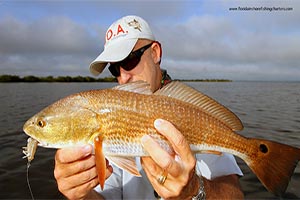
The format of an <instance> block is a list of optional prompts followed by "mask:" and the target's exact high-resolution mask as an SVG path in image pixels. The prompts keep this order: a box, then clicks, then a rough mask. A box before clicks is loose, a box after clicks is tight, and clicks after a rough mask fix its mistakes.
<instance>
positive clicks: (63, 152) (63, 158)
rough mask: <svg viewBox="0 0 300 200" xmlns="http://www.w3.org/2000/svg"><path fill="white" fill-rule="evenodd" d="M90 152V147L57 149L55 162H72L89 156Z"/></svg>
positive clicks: (91, 148)
mask: <svg viewBox="0 0 300 200" xmlns="http://www.w3.org/2000/svg"><path fill="white" fill-rule="evenodd" d="M92 150H93V147H92V146H91V145H84V146H76V147H70V148H64V149H59V150H57V152H56V155H55V160H56V161H58V162H60V163H69V162H74V161H76V160H79V159H81V158H84V157H86V156H88V155H91V154H92Z"/></svg>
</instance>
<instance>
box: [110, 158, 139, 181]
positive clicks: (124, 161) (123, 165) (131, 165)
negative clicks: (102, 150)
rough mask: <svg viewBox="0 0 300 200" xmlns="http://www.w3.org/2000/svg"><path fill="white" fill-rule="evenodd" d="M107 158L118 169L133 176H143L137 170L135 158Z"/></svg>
mask: <svg viewBox="0 0 300 200" xmlns="http://www.w3.org/2000/svg"><path fill="white" fill-rule="evenodd" d="M106 158H107V159H108V160H109V162H112V163H114V164H115V165H116V166H117V167H119V168H120V169H123V170H125V171H127V172H129V173H130V174H132V175H133V176H138V177H141V176H142V175H141V174H140V172H139V170H138V169H137V166H136V162H135V158H134V157H121V156H106Z"/></svg>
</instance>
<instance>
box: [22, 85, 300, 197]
mask: <svg viewBox="0 0 300 200" xmlns="http://www.w3.org/2000/svg"><path fill="white" fill-rule="evenodd" d="M158 118H162V119H166V120H168V121H170V122H171V123H173V124H174V125H175V126H176V128H177V129H178V130H180V131H181V133H182V134H183V135H184V137H185V138H186V139H187V141H188V142H189V144H190V147H191V149H192V151H193V152H194V153H208V152H228V153H231V154H233V155H236V156H238V157H240V158H242V159H243V160H244V161H245V162H246V163H247V165H248V166H249V167H250V168H251V169H252V170H253V172H254V173H255V174H256V175H257V177H258V178H259V179H260V181H261V182H262V183H263V184H264V185H265V187H266V188H267V189H268V190H269V191H271V192H273V193H275V194H277V195H282V194H283V193H284V192H285V190H286V188H287V185H288V182H289V180H290V177H291V176H292V174H293V171H294V168H295V167H296V165H297V162H298V160H299V159H300V150H299V149H298V148H294V147H291V146H288V145H284V144H279V143H276V142H271V141H267V140H259V139H250V138H246V137H243V136H241V135H239V134H237V133H235V131H238V130H242V129H243V125H242V123H241V121H240V120H239V119H238V118H237V117H236V116H235V115H234V114H233V113H232V112H231V111H229V110H228V109H227V108H225V107H224V106H222V105H220V104H219V103H217V102H216V101H214V100H213V99H211V98H209V97H207V96H206V95H203V94H201V93H199V92H198V91H196V90H194V89H192V88H190V87H188V86H186V85H184V84H181V83H179V82H172V83H170V84H168V85H167V86H166V87H164V88H163V89H161V90H159V91H158V92H156V93H154V94H151V92H150V89H149V86H148V85H147V84H146V83H144V82H138V83H131V84H126V85H122V86H118V87H116V88H113V89H106V90H92V91H86V92H81V93H78V94H74V95H71V96H68V97H66V98H64V99H61V100H59V101H57V102H55V103H54V104H52V105H50V106H49V107H47V108H45V109H44V110H42V111H41V112H40V113H38V114H36V115H35V116H33V117H32V118H31V119H29V120H28V121H27V122H26V123H25V125H24V131H25V133H26V134H28V135H29V136H30V137H32V138H34V139H35V140H37V141H38V142H39V145H40V146H44V147H50V148H63V147H67V146H72V145H76V144H86V143H90V144H94V146H95V155H96V166H97V169H98V177H99V182H100V185H101V186H102V187H103V185H104V181H105V170H104V169H105V168H106V166H105V165H106V164H105V163H106V162H105V158H107V159H109V160H110V161H111V162H113V163H115V164H116V165H117V166H119V167H120V168H122V169H124V170H127V171H129V172H130V173H132V174H133V175H136V176H139V175H140V174H139V172H138V170H137V168H136V166H135V163H134V160H133V158H134V157H136V156H147V155H148V153H147V152H146V151H145V150H144V149H143V146H142V145H141V137H142V136H143V135H145V134H148V135H151V137H153V138H155V139H156V141H157V142H158V143H159V144H160V145H161V146H162V147H163V148H164V149H165V150H166V151H168V152H172V148H171V147H170V145H169V143H168V142H167V140H166V139H165V138H163V137H162V136H161V135H160V134H159V133H158V132H157V131H156V129H155V128H154V126H153V122H154V120H155V119H158Z"/></svg>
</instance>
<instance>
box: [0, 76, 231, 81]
mask: <svg viewBox="0 0 300 200" xmlns="http://www.w3.org/2000/svg"><path fill="white" fill-rule="evenodd" d="M175 81H184V82H231V80H227V79H175ZM0 82H2V83H3V82H117V79H116V78H115V77H113V76H110V77H105V78H93V77H89V76H86V77H83V76H75V77H71V76H58V77H53V76H47V77H36V76H24V77H23V78H21V77H19V76H16V75H0Z"/></svg>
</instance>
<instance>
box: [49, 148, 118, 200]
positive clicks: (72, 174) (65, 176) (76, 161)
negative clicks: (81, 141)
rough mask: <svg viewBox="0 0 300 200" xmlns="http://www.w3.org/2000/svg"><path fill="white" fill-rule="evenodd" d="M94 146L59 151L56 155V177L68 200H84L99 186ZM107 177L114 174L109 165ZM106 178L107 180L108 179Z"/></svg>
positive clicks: (61, 190) (59, 187)
mask: <svg viewBox="0 0 300 200" xmlns="http://www.w3.org/2000/svg"><path fill="white" fill-rule="evenodd" d="M92 148H93V147H92V146H91V145H85V146H80V147H72V148H64V149H59V150H57V152H56V155H55V169H54V176H55V179H56V181H57V185H58V189H59V190H60V192H61V193H62V194H64V195H65V196H66V197H67V198H68V199H84V198H85V197H86V196H87V195H88V194H89V192H90V191H91V190H92V189H93V188H94V187H95V186H97V184H98V176H97V171H96V165H95V157H94V155H92ZM107 166H108V167H107V170H106V175H107V177H109V176H110V175H111V173H112V167H111V166H110V165H109V164H108V163H107ZM107 177H106V178H107Z"/></svg>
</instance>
